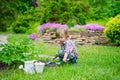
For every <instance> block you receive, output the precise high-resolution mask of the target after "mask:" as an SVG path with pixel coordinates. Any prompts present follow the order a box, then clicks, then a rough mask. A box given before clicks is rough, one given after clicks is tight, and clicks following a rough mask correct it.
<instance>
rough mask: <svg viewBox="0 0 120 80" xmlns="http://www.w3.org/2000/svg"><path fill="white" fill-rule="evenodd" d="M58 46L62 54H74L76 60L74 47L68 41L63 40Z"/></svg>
mask: <svg viewBox="0 0 120 80" xmlns="http://www.w3.org/2000/svg"><path fill="white" fill-rule="evenodd" d="M60 46H61V50H63V51H64V53H68V55H69V54H70V53H74V54H75V56H76V58H78V54H77V50H76V47H75V45H74V44H73V42H72V41H71V40H70V39H67V40H65V41H64V43H60Z"/></svg>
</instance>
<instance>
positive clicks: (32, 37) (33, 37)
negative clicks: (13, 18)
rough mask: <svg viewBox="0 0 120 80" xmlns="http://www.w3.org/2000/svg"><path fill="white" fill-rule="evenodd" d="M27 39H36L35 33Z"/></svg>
mask: <svg viewBox="0 0 120 80" xmlns="http://www.w3.org/2000/svg"><path fill="white" fill-rule="evenodd" d="M28 37H29V38H31V39H33V40H35V39H36V38H37V35H36V34H35V33H32V34H30V35H29V36H28Z"/></svg>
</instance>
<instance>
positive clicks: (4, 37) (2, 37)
mask: <svg viewBox="0 0 120 80" xmlns="http://www.w3.org/2000/svg"><path fill="white" fill-rule="evenodd" d="M8 36H9V34H0V44H5V43H7V37H8ZM1 49H2V48H0V50H1Z"/></svg>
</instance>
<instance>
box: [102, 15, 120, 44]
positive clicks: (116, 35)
mask: <svg viewBox="0 0 120 80" xmlns="http://www.w3.org/2000/svg"><path fill="white" fill-rule="evenodd" d="M104 32H105V35H106V37H107V38H108V40H110V41H111V42H114V43H116V44H118V45H120V14H118V15H117V16H115V17H114V18H110V20H109V21H108V22H107V24H106V28H105V31H104Z"/></svg>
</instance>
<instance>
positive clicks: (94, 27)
mask: <svg viewBox="0 0 120 80" xmlns="http://www.w3.org/2000/svg"><path fill="white" fill-rule="evenodd" d="M84 27H85V28H86V29H87V30H92V31H96V30H101V31H102V30H104V27H103V26H100V25H98V24H87V25H85V26H84Z"/></svg>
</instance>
